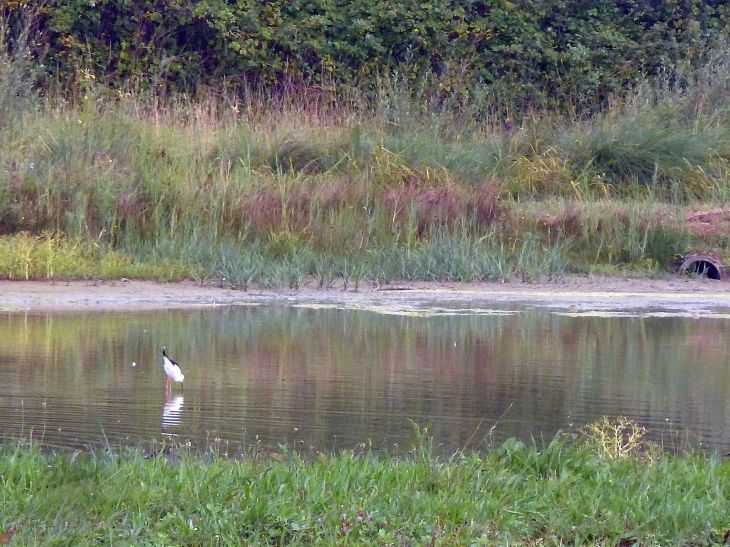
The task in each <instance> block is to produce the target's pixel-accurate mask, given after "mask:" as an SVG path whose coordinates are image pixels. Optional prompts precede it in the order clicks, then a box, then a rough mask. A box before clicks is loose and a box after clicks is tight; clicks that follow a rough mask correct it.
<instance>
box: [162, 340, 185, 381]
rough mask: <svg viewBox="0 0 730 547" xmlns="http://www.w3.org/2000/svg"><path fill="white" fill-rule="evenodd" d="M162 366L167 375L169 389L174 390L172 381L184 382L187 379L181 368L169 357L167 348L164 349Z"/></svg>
mask: <svg viewBox="0 0 730 547" xmlns="http://www.w3.org/2000/svg"><path fill="white" fill-rule="evenodd" d="M162 364H163V365H164V367H165V374H167V386H168V389H172V383H171V382H172V380H174V381H175V382H182V381H183V380H184V379H185V375H184V374H183V373H182V370H180V366H179V365H178V364H177V363H176V362H175V361H173V360H172V359H170V358H169V357H168V356H167V353H166V348H162Z"/></svg>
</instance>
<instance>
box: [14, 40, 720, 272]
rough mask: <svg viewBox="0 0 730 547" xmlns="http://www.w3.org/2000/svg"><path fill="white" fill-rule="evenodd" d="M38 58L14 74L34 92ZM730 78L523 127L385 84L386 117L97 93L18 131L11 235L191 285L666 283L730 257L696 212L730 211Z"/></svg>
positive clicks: (286, 104) (353, 101)
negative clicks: (512, 280)
mask: <svg viewBox="0 0 730 547" xmlns="http://www.w3.org/2000/svg"><path fill="white" fill-rule="evenodd" d="M0 45H1V44H0ZM0 49H2V48H0ZM4 51H5V52H6V56H7V54H8V53H7V52H8V51H10V50H9V49H8V48H7V46H6V47H5V49H4ZM13 51H18V50H13ZM21 61H22V59H21V60H15V61H13V62H12V63H10V64H8V65H6V68H4V70H9V71H10V72H12V73H13V75H15V76H18V75H21V76H22V75H23V74H25V72H24V70H25V69H24V68H23V64H22V62H21ZM8 66H9V67H10V68H7V67H8ZM728 66H730V64H728V62H727V60H726V59H725V58H724V57H722V58H720V59H719V60H718V62H717V63H716V64H715V65H713V67H712V68H711V69H710V68H706V69H702V70H701V71H700V72H698V73H696V74H693V75H686V76H682V77H681V78H679V77H676V78H675V79H674V80H672V82H673V83H672V84H671V85H670V84H667V85H664V86H656V87H654V88H639V89H637V91H636V93H635V95H634V96H633V97H629V99H627V100H626V101H623V102H621V103H620V104H618V103H617V104H615V105H614V106H613V107H612V108H611V109H610V110H608V111H606V112H602V113H598V114H596V115H595V116H594V117H593V118H591V119H589V120H572V119H568V118H565V117H558V116H556V115H554V114H551V113H547V112H535V113H533V114H532V115H531V116H525V117H524V118H523V119H522V120H518V121H517V122H514V123H513V122H510V124H504V123H503V122H504V121H505V120H504V119H502V118H500V116H498V115H496V114H494V112H495V111H490V108H489V104H490V103H489V97H488V96H486V95H485V96H479V97H475V98H473V101H475V103H474V104H473V105H467V106H468V108H470V109H472V110H470V111H473V113H474V114H475V117H473V118H469V117H464V115H463V114H464V109H449V108H447V107H446V106H447V105H448V101H443V100H442V101H438V102H437V103H433V104H432V103H429V102H427V103H413V101H414V100H416V99H417V95H413V94H412V93H409V92H407V91H399V90H398V89H396V88H393V87H388V86H387V85H386V84H384V86H385V87H386V88H387V89H385V91H384V93H383V95H382V97H381V100H380V101H379V102H378V101H376V102H372V101H371V102H366V101H365V100H364V99H363V98H358V97H357V95H356V93H354V92H353V93H352V94H351V95H350V96H347V97H340V98H333V97H325V96H323V94H321V93H316V92H314V91H312V92H307V93H298V94H292V95H281V96H277V97H273V98H272V97H266V96H264V95H262V94H260V93H256V92H251V93H249V94H245V95H243V96H240V97H228V96H225V95H214V94H210V95H209V96H207V97H204V98H201V99H197V100H194V101H193V100H189V99H188V98H185V97H180V98H178V99H170V100H166V101H160V100H158V99H155V98H151V97H142V96H125V95H119V94H117V95H116V96H110V93H109V90H106V89H104V88H101V87H99V86H97V85H96V84H95V83H94V82H87V84H88V85H87V87H88V89H87V93H86V95H85V97H84V98H83V99H81V102H80V103H78V104H67V103H63V102H60V101H55V100H53V99H52V98H47V99H43V100H40V99H36V100H35V101H34V102H33V103H32V104H33V109H30V110H24V112H25V114H24V116H23V119H22V122H21V121H20V120H19V119H17V118H12V117H9V118H7V119H6V122H5V123H4V124H2V125H0V233H1V234H5V236H12V237H17V234H19V233H23V232H27V233H30V234H34V235H35V236H38V235H40V234H44V233H46V234H51V236H50V237H52V238H60V239H63V240H64V241H77V240H78V238H81V239H85V240H86V241H87V242H89V243H91V242H93V244H94V245H96V246H98V247H99V248H100V249H101V250H102V252H109V253H121V255H124V256H126V257H129V259H130V260H132V261H137V262H139V261H149V260H153V261H155V260H173V261H174V260H177V259H181V260H183V261H185V262H186V265H187V269H188V271H189V272H195V273H194V274H193V273H190V274H185V275H194V276H195V277H196V278H201V279H207V278H210V276H220V277H225V278H226V279H228V280H231V279H235V280H236V281H235V283H236V284H237V285H239V286H247V285H248V284H250V283H252V282H263V283H264V284H266V285H268V284H272V285H274V284H281V283H284V284H290V285H292V286H298V285H301V284H302V282H303V281H304V279H305V278H306V277H307V276H314V277H316V278H317V280H318V282H319V284H321V285H322V286H329V285H331V284H332V282H333V280H334V279H343V280H347V282H348V283H352V282H355V283H359V281H360V280H362V279H371V280H372V281H374V282H380V281H387V280H390V279H394V278H398V277H401V278H408V279H411V278H416V279H459V280H471V279H493V278H500V279H506V278H508V277H510V275H512V274H513V273H515V272H516V273H517V274H518V275H519V276H520V277H521V278H522V279H524V280H530V279H535V278H538V277H545V278H553V277H555V275H561V274H562V273H563V272H566V271H585V270H586V269H589V268H591V267H593V266H600V267H609V268H619V269H620V268H629V269H639V270H645V271H647V270H649V271H661V270H663V269H666V268H668V267H669V266H670V264H671V263H672V262H673V260H674V257H675V255H676V254H680V253H682V252H686V251H687V250H688V249H690V248H713V249H714V250H715V251H716V252H718V253H719V254H721V255H723V254H727V249H726V244H727V241H726V238H725V239H723V238H722V237H719V236H718V235H717V234H715V235H712V234H710V233H709V232H708V231H707V230H705V231H704V232H702V233H697V232H692V231H690V230H689V229H688V226H687V225H686V223H685V221H684V218H683V214H684V213H685V211H686V210H688V209H702V208H706V207H707V206H709V205H712V206H724V204H725V203H726V200H727V198H728V196H730V184H729V183H728V180H729V179H728V169H727V167H726V166H727V159H728V156H729V155H730V125H729V124H728V121H727V117H726V116H725V111H726V110H725V109H726V106H725V97H726V89H725V84H724V83H723V82H724V81H725V80H723V78H725V79H726V76H727V74H728ZM11 80H12V79H11ZM21 80H22V78H21ZM12 81H20V80H18V77H16V78H15V79H14V80H12ZM300 91H301V90H300ZM305 91H307V90H305ZM386 91H387V92H386ZM3 93H5V92H3ZM10 95H12V93H10ZM10 95H8V93H5V94H4V95H3V97H6V98H7V97H10ZM14 96H15V95H13V97H14ZM386 97H387V100H386ZM445 105H446V106H445ZM13 108H15V109H16V110H17V109H18V108H20V107H17V106H16V107H13ZM11 111H13V109H12V108H11ZM490 112H491V114H490ZM525 211H530V212H529V214H526V213H525ZM12 237H11V239H10V240H8V241H12ZM14 260H16V259H14ZM22 260H23V259H22V257H20V258H17V260H16V261H21V262H22ZM139 263H141V262H139ZM152 269H154V268H152ZM139 271H143V269H142V270H139ZM13 275H17V272H15V273H13ZM34 275H35V276H39V277H42V276H43V274H42V273H38V272H36V273H35V274H31V273H30V272H29V273H28V275H27V276H28V277H33V276H34ZM69 275H73V274H69ZM87 275H92V274H91V272H90V271H89V272H87ZM93 275H96V274H93ZM21 276H22V272H21Z"/></svg>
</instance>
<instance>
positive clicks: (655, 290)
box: [0, 276, 730, 314]
mask: <svg viewBox="0 0 730 547" xmlns="http://www.w3.org/2000/svg"><path fill="white" fill-rule="evenodd" d="M509 302H519V303H523V304H528V305H534V306H547V307H557V308H566V309H570V310H611V309H634V308H637V309H638V308H641V309H644V308H651V309H668V310H675V311H682V310H685V311H687V312H688V313H694V314H696V313H701V312H702V311H706V310H713V313H717V312H723V311H725V312H728V313H730V283H728V282H722V281H714V280H708V279H690V278H676V277H674V278H666V279H626V278H615V277H582V276H573V277H568V278H565V279H562V280H560V281H559V282H550V283H548V282H537V283H522V282H520V281H517V280H514V281H512V282H510V283H497V282H495V283H451V282H399V283H392V284H390V285H386V286H384V287H373V286H372V285H370V284H364V285H361V286H360V287H359V290H358V291H354V290H353V289H352V288H351V287H348V289H347V291H345V290H343V288H342V287H332V288H329V289H323V288H319V287H318V286H317V284H316V283H315V282H314V281H312V282H310V283H308V284H307V285H306V286H305V287H303V288H301V289H299V290H289V289H282V290H261V289H249V290H246V291H242V290H235V289H230V288H225V287H219V286H201V285H200V284H197V283H194V282H189V281H186V282H179V283H158V282H154V281H126V280H125V281H103V282H92V281H71V282H60V281H57V282H44V281H0V311H3V312H6V313H20V312H25V313H28V312H31V313H32V312H47V311H54V312H84V313H91V312H103V311H121V312H125V311H147V310H149V311H153V310H165V309H183V308H203V307H214V306H231V305H258V304H279V305H308V306H317V305H324V306H336V307H345V308H363V307H366V308H369V307H372V306H375V307H387V308H389V309H394V310H397V309H412V308H419V307H427V306H433V305H439V304H443V305H447V306H451V307H475V308H483V307H489V306H490V305H495V304H504V303H509Z"/></svg>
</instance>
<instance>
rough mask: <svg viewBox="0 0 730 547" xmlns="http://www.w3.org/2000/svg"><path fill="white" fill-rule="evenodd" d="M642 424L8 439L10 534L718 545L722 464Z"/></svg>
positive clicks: (181, 541)
mask: <svg viewBox="0 0 730 547" xmlns="http://www.w3.org/2000/svg"><path fill="white" fill-rule="evenodd" d="M642 436H643V429H642V428H640V427H639V426H637V424H634V423H632V422H630V421H626V420H623V421H622V420H621V419H619V420H616V421H609V420H604V422H597V423H596V424H593V426H592V427H588V428H586V429H585V430H583V431H582V432H581V433H579V434H578V435H577V436H576V435H568V434H564V433H560V434H558V435H557V436H556V437H555V438H553V439H552V440H551V441H549V442H547V441H546V442H544V443H540V442H538V443H533V444H527V445H526V444H524V443H522V442H520V441H517V440H516V439H509V440H507V441H506V442H505V443H504V444H502V445H499V446H494V447H493V448H491V449H489V450H488V451H487V452H486V453H478V452H458V453H456V454H454V455H453V456H451V457H448V458H444V457H440V456H438V455H437V454H436V452H435V450H434V446H433V443H432V441H431V439H430V438H429V437H428V436H427V434H426V433H425V432H424V431H418V430H417V429H416V430H415V436H414V439H413V444H412V448H411V449H409V450H404V451H403V452H400V453H396V454H378V453H373V452H371V451H369V450H368V449H367V447H366V446H364V445H363V446H360V447H357V449H355V450H345V451H341V452H339V453H335V454H328V453H319V452H313V451H303V452H298V451H293V450H291V449H288V448H286V447H281V449H280V451H279V452H275V453H271V454H265V453H262V452H261V451H260V450H259V449H258V448H257V447H256V446H243V445H242V446H233V445H230V444H228V443H224V444H220V443H217V444H215V445H213V446H212V447H211V448H210V449H209V450H208V451H206V452H205V453H202V454H198V453H195V452H193V451H192V449H191V448H189V447H186V446H185V445H168V446H164V447H157V449H153V450H143V449H139V448H114V447H109V446H108V447H106V448H105V449H91V448H89V449H87V450H77V451H76V452H74V453H66V452H64V451H59V450H53V449H50V448H47V447H43V445H42V444H39V443H38V442H37V441H35V442H33V443H25V442H6V443H5V444H4V445H3V446H2V448H1V449H0V477H2V482H3V489H2V492H1V493H0V504H1V506H2V508H3V511H2V515H1V516H0V533H4V534H5V535H6V536H5V537H8V538H9V539H10V540H11V541H13V542H17V544H22V545H48V544H56V543H63V544H74V545H96V544H99V543H107V542H111V543H134V544H154V545H157V544H159V545H165V544H177V545H212V544H224V545H238V544H241V543H245V544H247V545H271V544H272V543H274V544H279V545H282V544H285V545H392V544H399V545H400V544H403V543H417V544H422V545H438V544H449V545H504V544H514V545H536V544H553V545H567V544H571V545H597V544H598V545H620V544H629V543H631V544H658V545H666V544H671V545H697V544H715V543H718V544H719V543H722V541H723V538H725V537H727V534H728V528H727V522H728V516H729V512H730V504H729V503H728V499H729V496H730V490H728V486H727V480H725V479H726V475H727V465H726V464H724V463H722V462H721V461H720V460H719V459H717V458H715V457H713V456H705V455H701V454H691V453H690V454H686V455H684V456H681V457H677V456H672V455H669V454H666V453H663V452H661V451H660V450H658V449H657V448H656V447H652V446H651V445H650V444H647V443H645V442H644V441H643V440H642ZM617 446H618V447H619V448H620V451H619V452H615V451H614V450H613V449H614V448H616V447H617ZM0 537H3V536H0Z"/></svg>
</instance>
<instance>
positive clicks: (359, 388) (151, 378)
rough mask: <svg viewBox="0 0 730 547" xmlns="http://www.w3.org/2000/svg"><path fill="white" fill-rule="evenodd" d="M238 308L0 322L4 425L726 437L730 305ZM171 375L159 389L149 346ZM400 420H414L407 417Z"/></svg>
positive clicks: (116, 431)
mask: <svg viewBox="0 0 730 547" xmlns="http://www.w3.org/2000/svg"><path fill="white" fill-rule="evenodd" d="M434 310H435V309H431V310H430V311H424V312H423V313H407V314H402V315H398V314H383V313H377V312H374V311H367V310H352V309H349V310H348V309H336V308H326V307H319V308H318V307H295V306H248V307H231V308H218V309H205V310H197V311H169V312H155V313H108V314H90V315H63V314H53V313H51V314H37V315H22V314H8V315H6V316H4V317H2V318H1V319H0V434H2V435H3V436H4V437H5V438H16V437H20V436H22V437H26V438H27V437H31V436H32V437H33V438H34V439H39V440H40V439H42V440H43V443H44V444H46V445H52V446H53V445H58V446H65V447H74V446H84V445H87V444H92V445H96V446H99V445H102V444H104V443H107V442H108V443H110V444H111V445H113V446H120V445H126V444H143V445H148V444H152V443H157V442H160V441H161V440H163V439H167V438H170V436H172V437H173V438H175V439H178V440H191V441H192V442H193V444H194V445H196V446H199V447H209V446H211V445H214V444H217V445H219V446H221V447H223V448H224V449H225V450H229V451H231V452H233V451H235V450H238V449H239V448H238V447H239V446H240V447H242V449H244V450H248V449H250V448H251V447H253V448H254V449H255V448H256V447H258V446H260V447H261V448H270V447H276V446H277V445H278V444H280V443H286V444H288V445H295V446H302V447H305V448H306V449H310V447H312V448H313V449H316V450H332V449H335V450H337V449H341V448H355V447H357V446H358V445H359V444H360V443H365V444H366V445H371V446H373V447H374V448H381V447H387V448H392V447H394V446H398V447H405V446H406V445H407V444H408V442H409V439H412V437H413V435H412V432H413V426H412V422H415V423H416V424H418V425H419V426H421V427H428V431H429V433H430V434H432V435H433V437H434V440H435V441H436V442H437V443H438V444H439V445H440V446H441V449H442V451H444V452H450V451H453V450H455V449H458V448H464V447H467V448H480V447H484V446H485V445H486V444H489V443H492V442H499V441H501V440H504V439H505V438H507V437H511V436H515V437H519V438H521V439H524V440H528V441H529V440H530V438H531V437H534V438H536V439H540V437H544V438H546V439H549V438H552V436H553V435H554V434H555V433H556V432H557V431H558V430H559V429H566V428H569V427H578V426H580V425H583V424H585V423H587V422H590V421H592V420H594V419H596V418H599V417H600V416H602V415H609V416H618V415H624V416H629V417H632V418H634V419H636V420H637V421H638V422H640V423H641V424H642V425H644V426H646V427H647V429H648V430H649V431H650V433H651V436H652V438H654V439H655V440H657V441H660V442H663V443H664V444H665V446H667V447H668V448H671V447H673V446H676V445H677V444H681V443H685V442H687V441H689V442H690V443H692V444H693V445H694V446H697V445H698V444H699V443H702V446H707V447H710V448H717V449H719V450H727V449H728V448H729V447H730V374H728V368H729V367H728V355H730V319H728V318H727V316H718V317H715V318H713V317H699V318H698V317H692V316H691V315H689V314H678V315H676V314H666V313H656V314H653V313H650V312H649V313H641V314H639V313H627V314H621V313H619V314H590V313H589V314H584V313H565V312H561V311H555V310H550V309H546V308H538V309H531V308H529V307H527V306H525V305H521V304H509V303H504V304H500V306H499V307H498V309H481V310H449V309H443V308H442V309H440V311H434ZM163 346H167V348H168V353H169V354H170V355H171V356H172V357H173V358H174V359H176V360H177V361H178V362H179V363H180V365H181V367H182V369H183V372H184V373H185V384H184V389H182V388H181V387H180V385H179V384H176V385H175V386H174V388H173V394H172V397H171V398H170V399H169V400H168V399H167V398H166V395H165V382H166V376H165V373H164V371H163V369H162V358H161V349H162V347H163ZM411 421H412V422H411Z"/></svg>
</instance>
